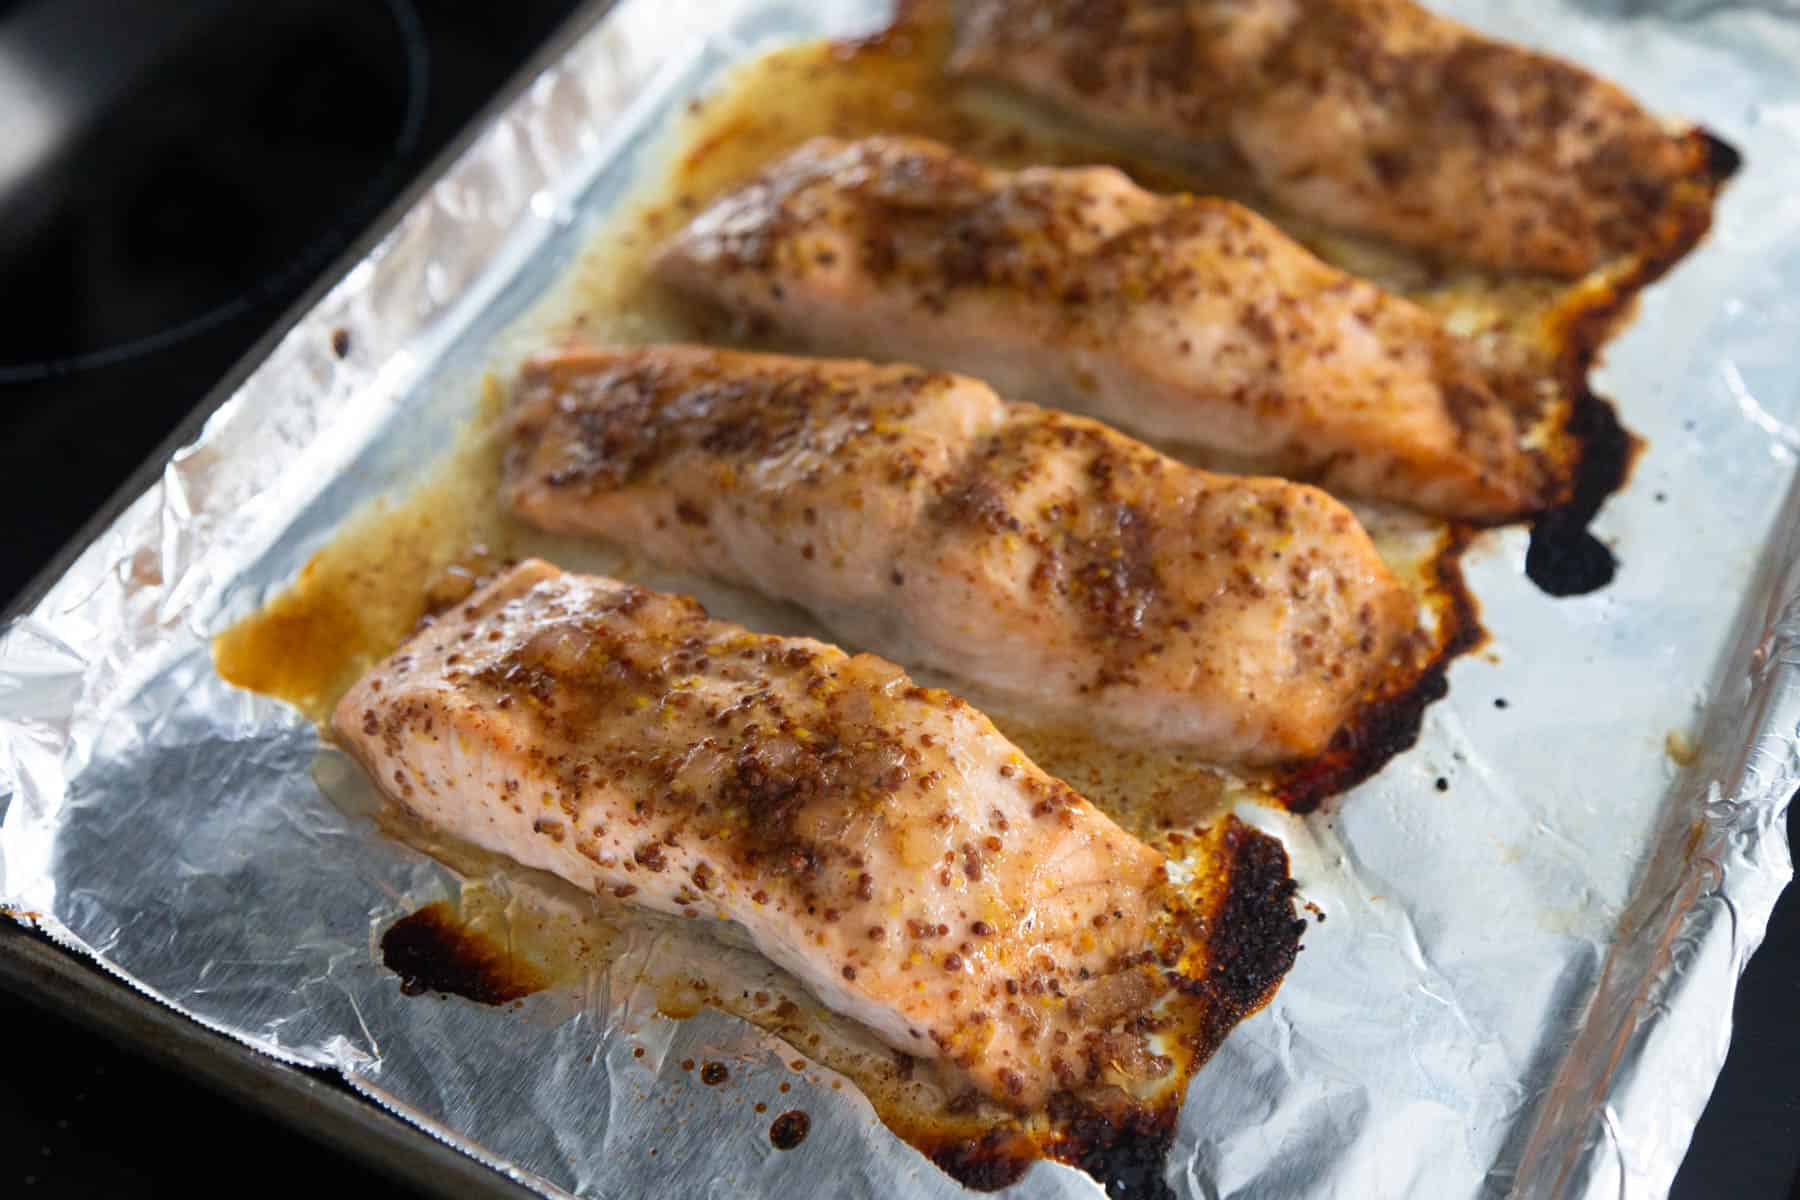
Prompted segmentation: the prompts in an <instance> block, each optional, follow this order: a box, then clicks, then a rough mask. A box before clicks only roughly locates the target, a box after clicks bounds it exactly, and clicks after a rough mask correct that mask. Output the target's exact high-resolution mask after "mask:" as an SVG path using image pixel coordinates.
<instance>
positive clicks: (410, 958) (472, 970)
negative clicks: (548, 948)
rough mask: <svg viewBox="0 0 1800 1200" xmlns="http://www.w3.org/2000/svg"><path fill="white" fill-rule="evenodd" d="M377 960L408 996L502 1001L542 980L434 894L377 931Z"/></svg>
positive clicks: (538, 986)
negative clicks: (438, 994)
mask: <svg viewBox="0 0 1800 1200" xmlns="http://www.w3.org/2000/svg"><path fill="white" fill-rule="evenodd" d="M381 961H382V962H383V963H385V964H386V965H387V968H388V970H390V971H392V972H394V973H395V974H396V975H398V976H400V990H401V991H403V992H405V993H406V994H407V995H408V996H418V995H422V994H424V993H425V992H446V993H448V994H450V995H453V996H462V997H464V998H465V999H469V1000H473V1001H475V1003H477V1004H507V1003H510V1002H511V1001H514V1000H518V999H520V998H522V997H525V996H529V995H531V993H533V992H539V991H542V990H543V989H544V988H545V987H546V986H548V980H547V979H546V978H545V976H544V973H543V972H542V971H540V970H538V968H537V967H535V966H534V965H532V964H531V963H529V962H526V961H525V960H524V959H522V958H520V957H518V956H516V955H514V954H513V953H512V952H511V951H509V950H508V949H507V948H506V947H505V946H503V945H500V944H498V943H496V942H494V941H493V940H491V939H489V938H487V937H485V936H483V935H482V934H480V933H477V932H475V931H474V930H471V929H469V928H468V927H467V926H465V925H463V924H462V923H461V922H459V921H458V920H457V919H456V914H455V911H454V910H453V909H451V907H450V905H449V904H447V903H445V902H444V901H442V900H440V901H438V902H437V903H436V904H427V905H426V906H425V907H424V908H421V909H420V910H419V911H418V912H416V913H413V914H412V915H411V916H408V917H402V918H400V919H399V920H398V921H396V922H394V923H393V924H392V925H391V926H389V927H388V931H387V932H386V933H384V934H382V935H381Z"/></svg>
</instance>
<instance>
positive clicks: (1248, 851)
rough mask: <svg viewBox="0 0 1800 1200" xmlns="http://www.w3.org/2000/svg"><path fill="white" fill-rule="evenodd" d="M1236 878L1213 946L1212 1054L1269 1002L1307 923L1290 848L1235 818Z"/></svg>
mask: <svg viewBox="0 0 1800 1200" xmlns="http://www.w3.org/2000/svg"><path fill="white" fill-rule="evenodd" d="M1222 841H1223V845H1224V850H1225V855H1226V861H1228V862H1229V863H1230V877H1229V880H1228V882H1227V884H1226V891H1225V897H1224V899H1223V900H1222V901H1220V904H1219V911H1218V914H1217V916H1215V917H1214V919H1213V922H1212V929H1213V934H1212V937H1211V938H1210V939H1209V940H1208V942H1207V947H1206V956H1207V969H1206V978H1205V979H1204V980H1202V981H1200V986H1201V987H1202V988H1203V989H1204V991H1205V993H1206V995H1207V998H1208V1000H1209V1006H1208V1014H1207V1025H1208V1029H1207V1033H1208V1035H1209V1036H1208V1038H1207V1044H1206V1045H1205V1046H1204V1047H1203V1049H1205V1050H1207V1051H1208V1052H1210V1051H1211V1050H1212V1049H1214V1048H1216V1047H1217V1046H1218V1044H1219V1043H1220V1042H1222V1041H1223V1040H1224V1039H1225V1035H1226V1034H1228V1033H1230V1032H1231V1030H1232V1027H1233V1026H1235V1025H1237V1023H1238V1022H1239V1021H1242V1020H1243V1019H1244V1018H1245V1017H1247V1016H1249V1015H1250V1014H1251V1013H1254V1012H1255V1011H1256V1010H1258V1009H1259V1008H1261V1007H1262V1006H1263V1005H1265V1004H1267V1003H1268V1002H1269V1001H1270V1000H1271V999H1272V998H1273V997H1274V995H1275V991H1276V989H1277V988H1279V987H1280V986H1281V981H1282V980H1283V979H1284V978H1286V976H1287V973H1288V971H1289V970H1290V969H1292V967H1293V965H1294V959H1295V958H1296V957H1297V956H1298V955H1299V952H1300V935H1301V934H1302V933H1304V932H1305V930H1306V922H1305V921H1304V920H1303V919H1301V918H1300V917H1299V916H1298V915H1296V913H1295V911H1294V880H1293V877H1292V876H1291V875H1289V873H1288V856H1287V850H1286V849H1285V848H1284V847H1283V846H1282V844H1281V843H1280V842H1278V841H1276V840H1275V839H1274V838H1272V837H1270V836H1269V835H1267V834H1265V833H1261V832H1258V831H1257V830H1255V829H1252V828H1251V827H1250V826H1248V825H1245V824H1244V823H1243V822H1241V821H1239V820H1237V819H1236V818H1235V817H1233V818H1228V823H1227V825H1226V828H1225V833H1224V835H1223V838H1222Z"/></svg>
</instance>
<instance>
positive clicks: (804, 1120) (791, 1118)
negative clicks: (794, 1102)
mask: <svg viewBox="0 0 1800 1200" xmlns="http://www.w3.org/2000/svg"><path fill="white" fill-rule="evenodd" d="M811 1132H812V1118H811V1117H809V1116H807V1115H806V1114H805V1113H803V1112H801V1111H800V1110H799V1109H797V1108H793V1109H789V1110H788V1111H787V1112H784V1113H782V1114H781V1115H780V1116H779V1117H776V1118H775V1120H774V1121H772V1122H770V1124H769V1144H770V1145H771V1146H773V1147H775V1148H776V1149H777V1150H792V1149H793V1148H794V1147H795V1146H798V1145H799V1144H800V1143H801V1142H804V1141H805V1140H806V1135H807V1134H809V1133H811Z"/></svg>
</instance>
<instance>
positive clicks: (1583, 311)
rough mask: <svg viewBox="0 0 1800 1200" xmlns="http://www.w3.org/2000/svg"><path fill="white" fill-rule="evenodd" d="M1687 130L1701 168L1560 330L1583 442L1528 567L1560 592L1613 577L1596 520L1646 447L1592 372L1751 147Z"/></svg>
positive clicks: (1703, 224) (1541, 525)
mask: <svg viewBox="0 0 1800 1200" xmlns="http://www.w3.org/2000/svg"><path fill="white" fill-rule="evenodd" d="M1687 137H1688V142H1689V147H1690V151H1691V153H1692V156H1693V159H1694V174H1693V175H1692V176H1691V177H1690V178H1689V179H1688V180H1686V182H1685V186H1683V187H1682V188H1680V190H1679V191H1678V194H1677V196H1676V198H1675V201H1674V203H1673V204H1672V205H1671V208H1670V212H1669V213H1668V214H1667V215H1666V217H1665V218H1664V220H1663V221H1662V222H1660V227H1659V229H1658V230H1657V234H1656V237H1655V240H1654V243H1653V244H1652V245H1651V246H1650V247H1649V248H1648V249H1646V250H1645V251H1644V252H1643V253H1642V254H1641V255H1640V256H1639V258H1638V261H1637V263H1636V264H1635V265H1634V266H1633V267H1632V269H1631V270H1630V271H1629V272H1628V273H1627V274H1625V275H1624V276H1622V277H1621V278H1619V279H1618V280H1616V281H1614V282H1613V283H1612V284H1611V286H1609V287H1606V288H1604V289H1600V290H1599V291H1598V293H1597V294H1596V295H1595V296H1594V297H1593V298H1592V299H1591V300H1590V301H1589V302H1588V303H1587V304H1585V305H1583V306H1582V307H1581V308H1580V309H1578V310H1576V311H1575V312H1573V313H1571V314H1569V316H1568V317H1567V319H1566V320H1565V322H1564V324H1563V327H1562V329H1561V330H1560V331H1559V335H1560V336H1559V341H1560V343H1561V344H1560V346H1559V347H1558V351H1557V357H1558V359H1559V365H1560V369H1559V371H1558V374H1559V375H1560V377H1561V379H1562V381H1563V391H1564V394H1565V395H1567V396H1569V397H1570V404H1569V413H1568V417H1567V418H1566V420H1565V422H1564V426H1563V437H1564V439H1565V441H1566V442H1568V443H1569V444H1571V445H1572V446H1573V447H1574V448H1575V449H1574V456H1575V461H1574V465H1573V468H1572V471H1571V481H1570V485H1569V491H1568V495H1567V499H1565V500H1564V501H1563V502H1562V503H1560V504H1558V505H1556V506H1555V507H1553V508H1549V509H1546V510H1545V511H1544V512H1542V513H1540V514H1538V515H1537V516H1536V517H1535V518H1534V519H1533V520H1532V522H1531V542H1530V547H1529V549H1528V550H1527V552H1526V558H1525V573H1526V575H1527V576H1528V577H1529V578H1530V579H1531V581H1532V582H1533V583H1535V584H1536V585H1537V586H1538V587H1539V588H1541V589H1543V590H1544V591H1545V592H1547V593H1548V594H1550V595H1552V596H1578V595H1585V594H1587V593H1589V592H1593V591H1596V590H1598V589H1600V588H1602V587H1605V586H1606V585H1607V584H1608V583H1611V582H1612V580H1613V577H1614V575H1615V574H1616V573H1617V570H1618V562H1617V560H1616V559H1615V558H1614V556H1613V553H1612V551H1611V550H1610V549H1608V548H1607V546H1606V545H1604V544H1603V543H1602V542H1601V541H1600V540H1599V539H1598V538H1596V537H1594V535H1593V534H1592V533H1591V532H1589V530H1588V528H1587V527H1588V525H1589V523H1590V522H1592V521H1593V519H1594V517H1595V516H1596V515H1598V513H1599V511H1600V508H1601V506H1602V505H1604V504H1605V503H1606V499H1607V497H1609V496H1611V495H1612V494H1613V493H1614V492H1616V491H1618V490H1619V489H1620V488H1622V487H1624V486H1625V483H1626V481H1627V480H1629V479H1630V477H1631V467H1632V464H1633V463H1634V462H1635V461H1636V458H1637V455H1638V452H1639V451H1640V450H1641V449H1642V448H1643V443H1642V442H1641V441H1640V440H1639V439H1638V438H1636V437H1634V436H1633V435H1632V434H1631V433H1630V432H1628V431H1627V430H1626V429H1625V428H1624V426H1623V425H1621V424H1620V422H1619V417H1618V413H1617V411H1616V410H1615V409H1614V408H1613V405H1612V404H1611V403H1610V402H1608V401H1606V400H1604V399H1602V398H1601V397H1599V396H1598V395H1596V394H1595V393H1594V391H1593V389H1592V388H1591V387H1589V385H1588V373H1589V371H1590V370H1591V368H1592V367H1593V365H1594V362H1595V360H1596V359H1598V358H1599V355H1600V351H1601V349H1602V347H1603V346H1604V345H1605V344H1606V341H1607V339H1608V338H1610V337H1611V336H1612V334H1613V332H1614V331H1615V330H1616V329H1617V328H1618V326H1619V324H1620V323H1621V322H1622V319H1623V318H1624V317H1625V315H1626V314H1627V313H1628V312H1629V311H1630V309H1631V306H1632V304H1633V302H1634V301H1635V300H1636V298H1637V295H1638V293H1639V292H1641V291H1643V290H1644V289H1645V288H1646V287H1648V286H1649V285H1650V284H1652V283H1654V282H1656V281H1657V280H1658V279H1660V278H1662V276H1663V275H1665V274H1666V273H1667V272H1668V271H1669V269H1670V268H1671V267H1673V266H1674V265H1675V264H1676V263H1678V262H1680V261H1681V260H1682V259H1683V258H1685V257H1686V256H1687V254H1688V252H1689V251H1691V250H1692V249H1693V248H1694V246H1695V245H1696V244H1697V243H1698V242H1699V241H1700V239H1701V238H1702V237H1704V236H1706V232H1707V230H1708V229H1710V228H1711V227H1712V213H1713V204H1714V202H1715V201H1716V200H1717V198H1718V193H1719V189H1720V188H1722V187H1723V186H1724V185H1725V183H1726V182H1727V181H1728V180H1729V179H1730V178H1731V177H1732V176H1733V175H1735V174H1736V173H1737V172H1738V170H1739V169H1740V168H1741V167H1742V166H1743V161H1744V160H1743V155H1741V154H1739V153H1738V151H1737V149H1736V148H1735V147H1733V146H1732V145H1730V144H1729V143H1727V142H1725V141H1724V140H1722V139H1720V138H1719V137H1717V136H1716V135H1714V134H1712V133H1710V132H1708V131H1707V130H1704V129H1694V130H1692V131H1690V132H1689V134H1688V135H1687Z"/></svg>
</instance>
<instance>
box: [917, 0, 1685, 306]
mask: <svg viewBox="0 0 1800 1200" xmlns="http://www.w3.org/2000/svg"><path fill="white" fill-rule="evenodd" d="M956 10H957V17H956V38H955V50H954V53H953V55H952V58H951V69H952V71H954V72H961V73H964V74H969V75H976V76H983V77H987V78H992V79H996V80H1000V81H1004V82H1006V83H1009V84H1012V85H1015V86H1017V87H1019V88H1021V89H1023V90H1025V91H1027V92H1030V93H1033V94H1036V95H1038V96H1040V97H1043V98H1045V99H1047V100H1050V101H1051V102H1053V103H1054V104H1056V105H1057V106H1059V107H1061V108H1062V109H1064V110H1065V111H1067V112H1070V113H1072V114H1075V115H1077V116H1079V117H1083V118H1085V119H1087V120H1089V121H1090V122H1092V123H1094V124H1098V125H1102V126H1106V127H1110V128H1112V129H1115V130H1117V131H1120V132H1122V133H1124V134H1127V135H1132V136H1136V137H1139V138H1141V139H1143V140H1144V141H1145V142H1146V143H1147V144H1150V145H1154V146H1157V147H1158V148H1159V149H1165V150H1167V151H1168V152H1169V153H1171V154H1172V155H1174V156H1175V157H1181V156H1182V155H1183V153H1184V152H1185V153H1187V154H1194V153H1196V152H1206V151H1217V150H1219V149H1223V150H1224V151H1225V152H1226V153H1227V154H1229V155H1231V156H1233V157H1234V158H1235V159H1237V160H1239V161H1241V163H1242V164H1243V165H1245V166H1247V167H1248V168H1249V171H1250V173H1251V174H1252V175H1253V176H1254V177H1255V179H1256V180H1257V182H1258V183H1259V184H1260V186H1261V187H1262V188H1263V189H1264V190H1265V191H1266V192H1267V193H1268V194H1269V195H1270V196H1271V197H1273V198H1274V199H1275V200H1276V201H1277V202H1278V203H1280V204H1282V205H1284V206H1286V207H1287V208H1289V209H1291V210H1292V211H1294V212H1296V213H1300V214H1302V215H1304V216H1306V217H1309V218H1311V219H1313V220H1316V221H1319V222H1321V223H1323V224H1326V225H1329V226H1334V227H1336V228H1340V229H1347V230H1353V231H1358V232H1363V233H1370V234H1375V235H1378V236H1380V237H1384V238H1388V239H1391V240H1393V241H1396V242H1400V243H1403V244H1406V245H1411V246H1415V247H1419V248H1421V249H1424V250H1426V251H1428V252H1430V253H1431V254H1433V255H1434V256H1437V257H1439V258H1441V259H1446V260H1451V261H1458V260H1460V261H1470V262H1475V263H1479V264H1482V265H1485V266H1489V267H1495V268H1498V269H1501V270H1511V271H1529V272H1537V273H1544V274H1553V275H1562V276H1574V275H1580V274H1583V273H1585V272H1588V271H1591V270H1593V269H1595V268H1596V267H1599V266H1601V265H1602V264H1604V263H1606V262H1608V261H1609V260H1612V259H1616V258H1620V257H1622V256H1626V255H1630V254H1634V253H1638V252H1640V251H1642V250H1645V249H1646V248H1649V247H1652V246H1655V245H1656V244H1658V242H1659V240H1660V239H1661V238H1662V236H1663V234H1664V230H1663V226H1664V225H1665V224H1666V223H1667V222H1668V221H1670V220H1674V219H1677V218H1676V217H1675V208H1676V199H1677V194H1678V191H1679V189H1681V188H1682V187H1683V186H1684V184H1686V183H1687V182H1688V181H1692V180H1698V179H1701V177H1703V176H1704V175H1705V174H1706V173H1707V171H1708V163H1707V156H1708V153H1709V150H1708V143H1707V140H1706V139H1705V138H1704V137H1703V136H1702V135H1699V134H1698V133H1695V132H1672V131H1670V130H1669V129H1667V128H1665V127H1664V126H1663V125H1662V124H1661V123H1659V122H1658V121H1657V120H1656V119H1655V118H1654V117H1652V116H1651V115H1650V114H1649V113H1647V112H1645V111H1644V110H1643V109H1642V108H1640V107H1639V106H1638V105H1637V104H1636V103H1635V102H1634V101H1633V100H1632V99H1631V97H1629V96H1628V95H1626V94H1625V92H1623V91H1622V90H1620V89H1619V88H1618V87H1616V86H1614V85H1613V84H1611V83H1608V82H1607V81H1605V80H1603V79H1599V78H1597V77H1595V76H1594V75H1591V74H1589V73H1588V72H1586V71H1584V70H1582V69H1581V68H1579V67H1577V66H1574V65H1573V64H1570V63H1567V62H1564V61H1562V60H1561V59H1558V58H1554V57H1551V56H1549V55H1545V54H1539V53H1535V52H1533V51H1530V50H1527V49H1524V48H1522V47H1518V46H1513V45H1508V44H1506V43H1503V42H1498V41H1495V40H1492V39H1490V38H1486V37H1483V36H1481V35H1479V34H1477V33H1476V32H1475V31H1473V30H1471V29H1468V28H1467V27H1465V26H1463V25H1460V24H1458V23H1457V22H1454V21H1451V20H1448V19H1446V18H1444V17H1440V16H1437V15H1435V14H1433V13H1431V12H1429V11H1427V10H1426V9H1425V8H1423V7H1421V6H1420V5H1418V4H1417V3H1414V2H1413V0H1185V2H1177V3H1171V2H1168V0H1123V2H1107V3H1090V2H1088V0H1047V2H1042V3H1040V2H1039V0H957V5H956Z"/></svg>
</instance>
